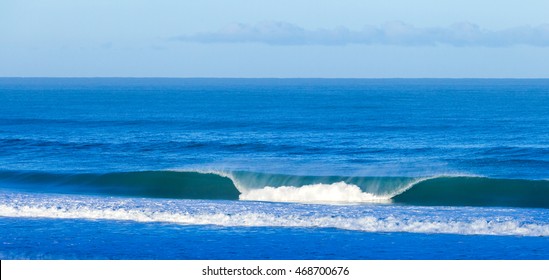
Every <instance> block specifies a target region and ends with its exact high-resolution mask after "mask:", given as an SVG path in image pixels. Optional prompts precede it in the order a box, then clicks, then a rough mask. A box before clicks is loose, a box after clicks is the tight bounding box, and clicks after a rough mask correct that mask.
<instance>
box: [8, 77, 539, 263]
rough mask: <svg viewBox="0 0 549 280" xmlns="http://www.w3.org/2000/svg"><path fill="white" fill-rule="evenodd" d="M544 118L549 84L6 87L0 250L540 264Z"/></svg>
mask: <svg viewBox="0 0 549 280" xmlns="http://www.w3.org/2000/svg"><path fill="white" fill-rule="evenodd" d="M547 112H549V80H520V79H519V80H505V79H503V80H499V79H495V80H491V79H486V80H483V79H481V80H452V79H448V80H446V79H419V80H415V79H382V80H368V79H99V78H98V79H27V78H21V79H16V78H9V79H8V78H4V79H0V223H1V224H2V229H1V230H0V231H1V232H2V236H3V238H4V240H3V243H2V244H1V245H0V257H1V258H3V259H5V258H8V259H9V258H31V259H34V258H54V259H66V258H69V259H73V258H76V259H97V258H99V259H101V258H108V259H143V258H155V259H157V258H158V259H216V258H222V259H250V258H251V259H273V258H274V259H330V258H334V259H376V258H379V259H530V258H531V259H539V258H542V259H546V258H547V253H546V250H545V249H546V248H547V247H548V245H549V239H548V236H549V211H548V209H549V181H548V179H549V175H548V170H549V133H547V131H549V117H548V116H549V115H548V114H547ZM204 236H207V238H208V239H207V240H210V241H211V242H198V241H197V240H200V239H201V238H202V237H204ZM130 237H131V238H130ZM153 237H154V238H153ZM174 240H178V241H177V242H176V241H174ZM184 240H189V242H185V241H184ZM235 240H247V241H246V242H244V241H235ZM168 243H170V244H173V246H171V247H169V248H167V247H166V244H168ZM239 244H242V245H239ZM275 244H279V245H275ZM315 244H316V245H315ZM319 244H322V245H319ZM441 244H444V247H445V250H444V251H441V250H440V247H441ZM277 246H279V248H280V250H279V249H276V250H275V249H273V250H274V251H273V250H269V248H273V247H277ZM153 248H164V249H162V250H159V249H157V250H155V249H153ZM517 252H518V253H517Z"/></svg>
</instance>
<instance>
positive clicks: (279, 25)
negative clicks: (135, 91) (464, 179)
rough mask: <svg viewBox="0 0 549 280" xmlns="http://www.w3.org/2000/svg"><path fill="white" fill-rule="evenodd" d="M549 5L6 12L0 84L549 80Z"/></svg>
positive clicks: (3, 7) (143, 5) (309, 4)
mask: <svg viewBox="0 0 549 280" xmlns="http://www.w3.org/2000/svg"><path fill="white" fill-rule="evenodd" d="M547 11H549V2H547V1H541V0H536V1H534V0H522V1H492V0H485V1H472V0H462V1H445V0H441V1H427V0H417V1H396V0H384V1H300V0H294V1H243V0H240V1H237V0H234V1H212V0H205V1H162V0H160V1H140V0H132V1H129V0H119V1H105V0H95V1H83V0H81V1H78V0H72V1H69V0H58V1H32V0H29V1H12V0H2V1H0V35H1V36H0V76H9V77H13V76H46V77H336V78H339V77H352V78H361V77H364V78H387V77H405V78H406V77H456V78H461V77H473V78H482V77H501V78H506V77H516V78H522V77H524V78H536V77H540V78H549V67H547V65H549V17H548V14H547Z"/></svg>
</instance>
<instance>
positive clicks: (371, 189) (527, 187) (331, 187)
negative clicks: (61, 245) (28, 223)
mask: <svg viewBox="0 0 549 280" xmlns="http://www.w3.org/2000/svg"><path fill="white" fill-rule="evenodd" d="M0 187H1V188H11V189H17V190H23V191H30V192H54V193H89V194H101V195H109V196H135V197H152V198H181V199H224V200H238V199H240V200H258V201H278V202H300V203H370V202H378V203H399V204H409V205H447V206H510V207H537V208H549V181H547V180H526V179H494V178H486V177H473V176H434V177H427V178H414V177H359V176H354V177H346V176H297V175H283V174H268V173H255V172H244V171H233V172H202V171H136V172H113V173H102V174H94V173H84V174H82V173H69V174H67V173H64V174H58V173H45V172H14V171H2V172H0Z"/></svg>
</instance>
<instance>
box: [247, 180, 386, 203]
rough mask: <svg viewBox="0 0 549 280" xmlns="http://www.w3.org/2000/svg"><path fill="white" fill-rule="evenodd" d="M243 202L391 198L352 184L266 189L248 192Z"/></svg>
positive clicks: (356, 200) (368, 200)
mask: <svg viewBox="0 0 549 280" xmlns="http://www.w3.org/2000/svg"><path fill="white" fill-rule="evenodd" d="M240 199H241V200H257V201H276V202H304V203H330V202H331V203H360V202H390V197H381V196H376V195H373V194H370V193H365V192H362V190H361V189H360V188H359V187H358V186H356V185H352V184H346V183H345V182H337V183H333V184H313V185H305V186H301V187H293V186H282V187H276V188H275V187H264V188H261V189H252V190H247V191H246V192H244V193H242V194H241V195H240Z"/></svg>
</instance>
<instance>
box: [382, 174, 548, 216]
mask: <svg viewBox="0 0 549 280" xmlns="http://www.w3.org/2000/svg"><path fill="white" fill-rule="evenodd" d="M392 200H393V201H394V202H398V203H405V204H414V205H448V206H461V205H467V206H511V207H539V208H549V181H545V180H518V179H492V178H484V177H438V178H432V179H428V180H424V181H421V182H418V183H417V184H414V185H413V186H412V187H411V188H409V189H408V190H406V191H404V192H403V193H401V194H399V195H396V196H394V197H393V198H392Z"/></svg>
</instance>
